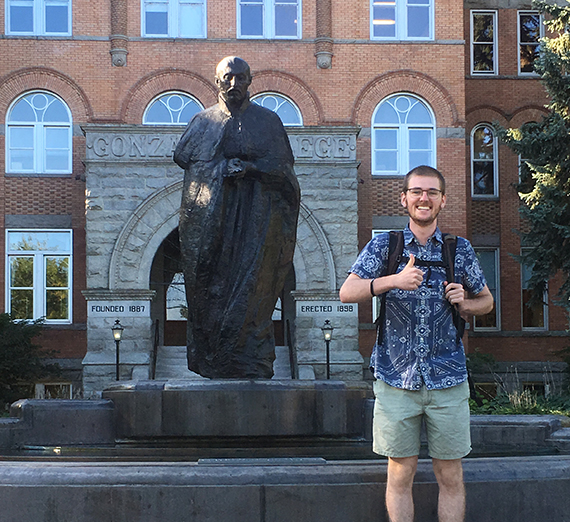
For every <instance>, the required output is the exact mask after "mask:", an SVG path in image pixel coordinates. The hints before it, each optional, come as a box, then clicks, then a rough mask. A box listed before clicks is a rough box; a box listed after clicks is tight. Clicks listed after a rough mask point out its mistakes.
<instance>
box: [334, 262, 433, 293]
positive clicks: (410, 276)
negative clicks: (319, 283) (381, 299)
mask: <svg viewBox="0 0 570 522" xmlns="http://www.w3.org/2000/svg"><path fill="white" fill-rule="evenodd" d="M415 260H416V259H415V257H414V255H413V254H410V260H409V261H408V264H407V265H406V266H405V268H404V270H402V271H401V272H399V273H398V274H391V275H387V276H383V277H377V278H375V279H362V278H361V277H360V276H357V275H356V274H349V276H348V277H347V278H346V281H345V282H344V283H343V285H342V286H341V288H340V291H339V297H340V300H341V302H343V303H362V302H365V301H370V299H372V293H371V292H370V283H371V282H372V289H373V290H374V295H380V294H384V293H386V292H388V291H389V290H393V289H394V288H399V289H400V290H416V289H417V288H418V287H419V286H420V285H421V284H422V281H423V279H424V273H423V272H422V271H421V270H420V269H419V268H416V267H415V266H414V263H415Z"/></svg>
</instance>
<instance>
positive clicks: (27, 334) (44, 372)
mask: <svg viewBox="0 0 570 522" xmlns="http://www.w3.org/2000/svg"><path fill="white" fill-rule="evenodd" d="M42 328H43V320H41V319H39V320H37V321H14V320H13V319H12V318H11V317H10V315H9V314H6V313H4V314H0V404H1V405H2V406H4V405H6V404H11V403H12V402H14V401H16V400H18V399H22V398H27V397H30V396H33V384H34V383H35V382H36V381H37V380H39V379H42V378H44V377H48V376H54V375H57V374H58V373H59V366H57V365H55V364H45V362H44V359H45V358H47V357H52V356H53V355H54V352H52V351H48V350H45V349H44V348H42V347H41V346H39V345H37V344H34V342H33V340H34V339H35V338H36V337H38V336H39V335H40V334H41V332H42ZM2 409H3V408H2Z"/></svg>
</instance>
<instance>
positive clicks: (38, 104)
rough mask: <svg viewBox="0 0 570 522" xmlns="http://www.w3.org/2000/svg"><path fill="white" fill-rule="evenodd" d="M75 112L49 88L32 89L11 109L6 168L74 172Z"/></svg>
mask: <svg viewBox="0 0 570 522" xmlns="http://www.w3.org/2000/svg"><path fill="white" fill-rule="evenodd" d="M71 129H72V126H71V113H70V112H69V109H68V108H67V106H66V105H65V103H63V102H62V101H61V100H60V99H59V98H56V97H55V96H54V95H53V94H50V93H48V92H32V93H29V94H26V95H25V96H23V97H22V98H20V99H19V100H17V101H16V103H14V105H13V106H12V107H11V108H10V109H9V111H8V118H7V133H6V134H7V143H8V144H7V147H6V155H7V158H6V170H7V172H17V173H24V174H25V173H42V174H62V173H70V172H71Z"/></svg>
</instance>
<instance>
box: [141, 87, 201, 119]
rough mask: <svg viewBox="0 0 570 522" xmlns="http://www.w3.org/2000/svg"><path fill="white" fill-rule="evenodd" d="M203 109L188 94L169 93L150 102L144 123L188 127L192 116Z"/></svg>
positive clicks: (144, 116)
mask: <svg viewBox="0 0 570 522" xmlns="http://www.w3.org/2000/svg"><path fill="white" fill-rule="evenodd" d="M203 108H204V107H203V106H202V104H201V103H200V102H199V101H198V100H196V99H195V98H193V97H192V96H189V95H188V94H184V93H182V92H168V93H165V94H161V95H160V96H159V97H158V98H155V99H154V100H153V101H151V102H150V104H149V106H148V107H147V109H146V110H145V112H144V115H143V123H145V124H147V125H186V124H187V123H188V122H189V121H190V120H191V119H192V116H194V114H196V113H197V112H200V111H201V110H202V109H203Z"/></svg>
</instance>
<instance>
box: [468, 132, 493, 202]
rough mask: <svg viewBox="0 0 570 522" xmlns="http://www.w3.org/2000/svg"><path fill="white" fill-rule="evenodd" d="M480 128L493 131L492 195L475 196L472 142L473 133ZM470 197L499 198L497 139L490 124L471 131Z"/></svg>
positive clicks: (473, 149)
mask: <svg viewBox="0 0 570 522" xmlns="http://www.w3.org/2000/svg"><path fill="white" fill-rule="evenodd" d="M481 127H489V128H490V129H491V130H492V131H493V194H475V172H474V169H473V166H474V164H475V158H474V152H475V147H474V146H473V140H474V139H475V131H476V130H477V129H479V128H481ZM470 149H471V197H472V198H473V199H497V198H498V197H499V157H498V151H499V147H498V138H497V133H496V132H495V129H493V126H492V125H491V124H490V123H478V124H477V125H475V127H473V129H472V130H471V143H470Z"/></svg>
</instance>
